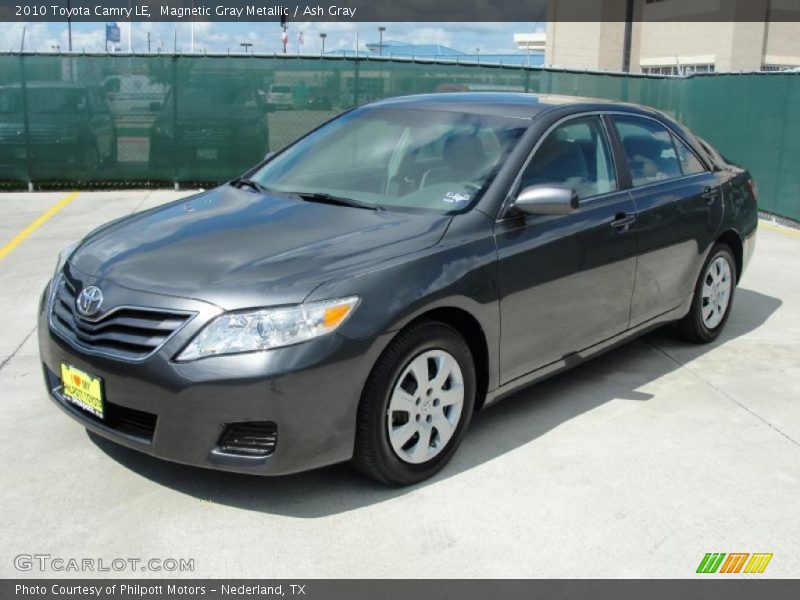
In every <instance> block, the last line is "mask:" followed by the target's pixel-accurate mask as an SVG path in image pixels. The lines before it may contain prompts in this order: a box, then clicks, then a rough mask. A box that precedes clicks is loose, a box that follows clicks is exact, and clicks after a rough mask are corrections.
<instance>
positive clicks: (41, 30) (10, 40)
mask: <svg viewBox="0 0 800 600" xmlns="http://www.w3.org/2000/svg"><path fill="white" fill-rule="evenodd" d="M381 25H383V26H385V27H386V31H385V32H384V41H387V40H391V41H399V42H406V43H413V44H443V45H445V46H450V47H451V48H455V49H457V50H461V51H462V52H466V53H468V54H475V53H480V54H515V53H519V52H521V51H520V50H518V49H517V47H516V44H514V33H522V32H530V31H539V30H541V29H542V24H536V23H381ZM119 26H120V29H121V43H120V44H119V47H120V50H122V51H127V50H128V28H129V27H131V26H132V29H131V46H132V49H133V51H134V52H146V51H147V33H148V31H149V32H150V44H151V50H152V51H153V52H155V51H157V49H158V48H161V49H162V51H164V52H172V49H173V44H174V39H175V34H176V32H177V47H178V51H181V52H189V48H190V39H191V34H190V29H191V26H190V24H189V23H152V22H151V23H133V24H131V23H119ZM23 27H25V28H26V33H25V50H27V51H37V52H51V51H52V49H53V47H54V46H59V47H60V48H61V49H62V50H66V49H67V25H66V23H0V51H2V52H6V51H9V50H13V51H17V50H19V47H20V41H21V39H22V30H23ZM301 30H302V32H303V40H304V44H303V46H302V48H301V47H300V46H299V44H298V32H299V31H301ZM321 32H325V33H327V38H326V40H325V50H326V52H327V51H329V50H343V49H346V50H353V49H354V48H355V46H356V36H358V40H359V44H358V45H359V50H366V46H365V44H366V43H367V42H377V41H378V23H345V22H342V23H319V22H316V23H314V22H308V23H301V22H295V23H292V22H290V23H289V32H288V33H289V44H288V48H287V51H288V52H289V53H292V54H296V53H297V52H298V51H301V52H302V53H304V54H317V53H319V52H320V50H321V46H320V38H319V34H320V33H321ZM104 40H105V24H104V23H73V25H72V48H73V50H76V51H79V52H80V51H86V52H103V51H105V41H104ZM194 41H195V52H202V51H203V50H206V51H207V52H228V51H230V52H242V48H241V47H240V45H239V44H240V43H242V42H248V43H251V44H253V46H252V47H251V48H250V51H251V52H256V53H268V54H269V53H273V52H278V53H280V52H281V37H280V25H279V24H278V23H277V22H275V23H242V22H238V23H209V22H196V23H195V24H194ZM478 49H479V51H478Z"/></svg>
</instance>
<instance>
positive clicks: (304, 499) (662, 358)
mask: <svg viewBox="0 0 800 600" xmlns="http://www.w3.org/2000/svg"><path fill="white" fill-rule="evenodd" d="M781 304H782V302H781V301H780V300H778V299H777V298H773V297H770V296H766V295H764V294H760V293H758V292H754V291H752V290H748V289H745V288H739V289H738V290H737V292H736V303H735V307H734V310H733V313H732V314H731V317H730V319H729V322H728V324H727V326H726V328H725V330H724V332H723V333H722V335H721V336H720V337H719V338H718V339H717V340H716V341H715V342H713V343H711V344H707V345H702V346H690V345H689V344H683V343H681V342H678V341H675V338H674V336H672V334H671V332H670V331H669V330H668V329H662V330H659V331H656V332H654V333H652V334H650V335H648V336H646V337H644V338H640V339H637V340H634V341H632V342H630V343H628V344H625V345H623V346H621V347H619V348H617V349H615V350H612V351H610V352H608V353H606V354H604V355H602V356H600V357H597V358H595V359H593V360H590V361H587V362H586V363H584V364H582V365H579V366H577V367H575V368H573V369H570V370H569V371H567V372H565V373H562V374H560V375H557V376H554V377H552V378H550V379H548V380H546V381H543V382H541V383H538V384H536V385H533V386H531V387H528V388H526V389H523V390H521V391H519V392H517V393H515V394H513V395H512V396H509V397H508V398H507V399H505V400H503V401H502V402H501V403H499V405H498V406H497V407H492V408H489V409H487V410H485V411H482V412H479V413H476V414H475V416H474V418H473V421H472V423H471V425H470V429H469V431H468V432H467V435H466V437H465V439H464V441H463V443H462V446H461V448H460V449H459V451H458V452H457V453H456V455H455V456H454V458H453V460H452V462H451V463H450V464H449V465H447V466H446V467H445V468H444V470H443V471H442V472H441V473H439V474H438V475H437V476H436V477H434V478H432V479H430V480H428V481H426V482H423V483H421V484H418V485H416V486H412V487H409V488H387V487H385V486H382V485H380V484H378V483H375V482H373V481H372V480H370V479H367V478H366V477H363V476H361V475H360V474H358V473H357V472H355V471H354V470H352V469H351V468H349V467H348V466H347V465H336V466H332V467H327V468H324V469H318V470H316V471H310V472H307V473H300V474H297V475H287V476H282V477H258V476H250V475H239V474H235V473H225V472H220V471H212V470H207V469H201V468H198V467H190V466H186V465H180V464H176V463H170V462H167V461H162V460H159V459H156V458H153V457H151V456H148V455H146V454H142V453H139V452H136V451H134V450H130V449H128V448H125V447H124V446H119V445H117V444H114V443H113V442H110V441H108V440H106V439H105V438H103V437H101V436H98V435H96V434H92V433H89V437H90V439H91V440H92V442H93V443H94V444H96V445H97V446H98V447H99V448H100V449H101V450H102V451H103V452H105V453H106V454H107V455H108V456H109V457H111V458H112V459H113V460H115V461H117V462H118V463H120V464H121V465H123V466H125V467H126V468H128V469H131V470H132V471H134V472H136V473H138V474H139V475H141V476H143V477H146V478H147V479H150V480H152V481H154V482H156V483H159V484H161V485H164V486H167V487H170V488H172V489H174V490H176V491H179V492H182V493H184V494H188V495H190V496H193V497H195V498H198V499H201V500H204V501H209V502H213V503H217V504H223V505H227V506H233V507H238V508H243V509H246V510H252V511H259V512H265V513H271V514H279V515H286V516H293V517H299V518H317V517H325V516H328V515H332V514H337V513H342V512H347V511H351V510H356V509H358V508H361V507H363V506H368V505H372V504H377V503H379V502H383V501H385V500H389V499H392V498H395V497H398V496H402V495H404V494H407V493H409V492H410V491H412V490H414V489H417V488H420V487H425V486H430V485H436V483H437V482H439V481H442V480H444V479H447V478H450V477H454V476H457V475H458V474H459V473H461V472H463V471H467V470H469V469H472V468H474V467H477V466H480V465H482V464H484V463H486V462H488V461H491V460H492V459H494V458H497V457H498V456H501V455H503V454H505V453H507V452H511V451H513V450H515V449H517V448H519V447H521V446H523V445H526V444H529V443H531V442H533V441H535V440H536V439H537V438H539V437H540V436H542V435H544V434H546V433H547V432H548V431H550V430H552V429H554V428H555V427H558V426H559V425H561V424H562V423H565V422H567V421H569V420H570V419H573V418H575V417H577V416H579V415H581V414H583V413H585V412H587V411H590V410H592V409H594V408H596V407H598V406H601V405H603V404H605V403H606V402H609V401H611V400H614V399H621V400H634V401H646V400H649V399H650V398H651V397H652V395H650V394H647V393H643V392H641V391H638V390H639V389H640V388H642V387H644V386H646V385H647V384H648V383H650V382H652V381H654V380H656V379H658V378H660V377H663V376H664V375H666V374H668V373H670V372H672V371H674V370H675V369H678V368H680V366H681V364H680V363H679V362H678V361H677V360H675V359H673V358H671V357H670V356H669V355H668V354H667V353H666V351H665V350H663V349H662V346H665V345H666V346H670V345H673V346H674V345H675V344H681V348H682V349H683V350H684V353H683V354H682V356H684V357H685V356H687V354H686V353H685V349H686V348H687V347H689V348H691V350H692V352H691V353H690V354H688V356H690V357H691V359H694V358H697V357H699V356H701V355H703V354H705V353H707V352H709V351H712V350H713V349H714V348H717V347H719V346H721V345H723V344H725V343H727V342H729V341H731V340H733V339H735V338H737V337H739V336H742V335H744V334H746V333H748V332H750V331H753V330H754V329H757V328H758V327H760V326H761V325H762V324H763V323H764V322H765V321H766V320H767V319H768V318H769V317H770V316H771V315H772V314H773V313H774V312H775V311H776V310H778V308H779V307H780V306H781Z"/></svg>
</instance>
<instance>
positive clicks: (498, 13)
mask: <svg viewBox="0 0 800 600" xmlns="http://www.w3.org/2000/svg"><path fill="white" fill-rule="evenodd" d="M282 17H284V18H286V19H287V20H288V21H317V22H321V21H354V22H355V21H367V22H414V21H425V22H459V21H461V22H467V21H471V22H541V21H583V22H587V21H605V22H615V21H618V22H624V21H682V22H689V21H700V22H726V21H738V22H744V21H748V22H768V21H771V22H778V21H783V22H798V23H800V0H433V1H431V0H317V1H314V0H311V1H309V2H302V1H301V2H297V1H286V0H272V1H270V0H103V1H99V0H0V21H29V22H30V21H33V22H36V21H39V22H59V21H67V20H68V19H69V20H72V21H97V22H108V21H140V22H146V21H177V22H180V21H184V22H185V21H192V20H194V21H244V22H252V21H280V20H281V18H282ZM799 33H800V32H799Z"/></svg>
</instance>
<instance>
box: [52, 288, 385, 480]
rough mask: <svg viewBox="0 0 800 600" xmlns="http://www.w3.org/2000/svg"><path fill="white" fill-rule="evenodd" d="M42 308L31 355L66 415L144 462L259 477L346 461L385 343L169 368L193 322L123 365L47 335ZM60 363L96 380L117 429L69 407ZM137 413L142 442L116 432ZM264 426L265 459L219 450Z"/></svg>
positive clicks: (324, 341) (329, 341) (314, 344)
mask: <svg viewBox="0 0 800 600" xmlns="http://www.w3.org/2000/svg"><path fill="white" fill-rule="evenodd" d="M41 306H42V310H41V311H40V314H39V351H40V355H41V360H42V363H43V368H44V376H45V384H46V386H47V391H48V393H49V395H50V398H51V400H53V402H55V404H56V405H58V406H59V407H60V408H61V409H62V410H63V411H64V412H65V413H67V414H68V415H69V416H70V417H72V418H73V419H75V420H76V421H78V422H79V423H80V424H81V425H83V426H84V427H86V428H87V429H89V430H91V431H93V432H95V433H97V434H99V435H101V436H103V437H105V438H107V439H109V440H112V441H114V442H117V443H119V444H122V445H124V446H127V447H129V448H133V449H135V450H139V451H141V452H145V453H147V454H150V455H152V456H156V457H159V458H163V459H167V460H171V461H175V462H180V463H184V464H189V465H195V466H200V467H207V468H213V469H221V470H227V471H236V472H241V473H255V474H261V475H280V474H286V473H294V472H298V471H304V470H308V469H313V468H316V467H321V466H325V465H329V464H334V463H337V462H342V461H346V460H348V459H350V458H351V457H352V454H353V445H354V439H355V423H356V411H357V407H358V401H359V398H360V396H361V390H362V387H363V384H364V382H365V381H366V378H367V376H368V374H369V371H370V369H371V367H372V365H373V364H374V362H375V360H376V359H377V357H378V355H379V354H380V352H381V350H382V349H383V347H384V346H385V344H386V343H387V342H388V338H389V336H388V335H386V336H381V337H378V338H375V339H370V340H351V339H348V338H345V337H343V336H340V335H338V334H331V335H327V336H324V337H321V338H319V339H316V340H312V341H310V342H306V343H303V344H298V345H295V346H290V347H286V348H279V349H275V350H269V351H265V352H255V353H248V354H239V355H230V356H220V357H210V358H205V359H201V360H197V361H193V362H186V363H178V362H174V361H173V360H171V357H172V356H174V352H175V349H176V348H178V347H182V346H183V344H185V343H186V342H187V341H188V339H189V338H190V337H191V336H192V335H193V334H194V332H196V330H197V329H198V328H199V327H200V326H201V324H200V323H193V324H190V325H191V326H188V325H187V326H185V327H184V330H188V331H184V330H182V331H179V332H178V333H177V334H176V335H175V337H174V338H173V339H172V340H171V341H170V342H169V343H168V344H166V345H165V346H164V347H163V348H161V349H160V350H158V351H157V352H156V353H155V354H153V355H152V356H151V357H149V358H147V359H146V360H144V361H140V362H129V361H122V360H119V359H113V358H109V357H104V356H101V355H91V354H88V353H86V352H84V351H82V350H78V349H76V348H75V347H73V346H72V345H70V344H69V343H67V342H66V341H64V340H62V339H61V337H59V335H57V334H54V333H53V332H52V331H51V328H50V326H49V323H48V318H47V313H48V310H49V306H48V303H47V302H42V303H41ZM62 362H64V363H67V364H70V365H72V366H74V367H77V368H78V369H81V370H83V371H86V372H88V373H90V374H92V375H95V376H98V377H100V378H102V380H103V389H104V398H105V402H106V403H107V406H108V408H109V412H108V417H111V416H112V415H116V416H120V415H121V416H122V417H123V419H122V421H120V420H119V419H117V418H116V417H114V418H113V419H110V418H108V417H107V419H106V420H105V421H100V420H98V419H96V418H95V417H93V416H92V415H90V414H89V413H86V412H84V411H83V410H81V409H80V408H77V407H74V406H73V405H72V404H70V403H69V402H67V401H66V400H65V399H64V398H63V396H62V395H61V394H60V385H61V384H60V376H59V375H58V374H59V373H60V364H61V363H62ZM142 414H144V415H149V416H153V417H155V418H154V419H150V420H151V421H153V423H152V424H153V425H154V426H153V427H152V431H151V432H150V433H149V434H148V433H147V427H139V428H138V429H137V428H131V427H125V426H122V425H120V423H121V422H125V419H124V417H126V416H127V417H130V416H131V415H133V417H132V418H133V420H134V421H136V420H137V419H138V420H139V425H141V421H142V419H141V415H142ZM129 420H130V419H129ZM146 420H147V419H145V421H146ZM263 421H270V422H274V423H275V424H277V431H278V435H277V444H276V447H275V450H274V452H273V453H272V454H271V455H269V456H266V457H253V456H241V455H236V454H230V453H226V452H222V451H221V450H220V447H219V442H220V436H221V435H222V434H223V431H224V430H225V429H226V427H227V425H228V424H231V423H241V422H263ZM145 425H148V423H145ZM148 426H149V425H148Z"/></svg>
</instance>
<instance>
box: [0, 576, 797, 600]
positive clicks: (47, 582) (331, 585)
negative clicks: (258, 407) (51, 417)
mask: <svg viewBox="0 0 800 600" xmlns="http://www.w3.org/2000/svg"><path fill="white" fill-rule="evenodd" d="M0 598H3V600H7V599H9V598H37V599H40V598H45V599H52V600H79V599H86V598H99V599H102V600H132V599H140V600H151V599H157V598H168V599H170V600H172V599H175V598H204V599H208V600H223V599H224V600H229V599H239V598H264V599H267V598H269V599H272V598H292V599H297V600H373V599H376V598H380V599H381V600H401V599H402V600H407V599H413V600H449V599H453V600H455V599H458V600H470V599H473V598H475V599H490V600H535V599H538V598H542V599H547V600H551V599H560V598H564V599H569V600H578V599H583V598H587V599H589V598H591V599H592V600H605V599H609V600H611V599H613V600H626V599H628V598H632V599H633V598H635V599H637V600H641V599H643V598H646V599H647V600H673V599H674V598H681V599H694V598H697V599H700V598H702V599H703V600H717V599H719V600H752V599H754V598H770V600H783V599H784V598H785V599H787V600H788V599H790V598H791V599H792V600H796V599H797V598H800V580H758V579H744V580H743V579H739V580H733V579H730V578H725V577H720V576H712V577H711V578H709V579H686V580H652V579H651V580H590V579H581V580H488V579H481V580H446V579H434V580H425V579H415V580H386V579H383V580H380V579H375V580H365V579H360V580H359V579H349V580H343V579H309V580H256V579H251V580H244V579H238V580H237V579H230V580H224V579H195V580H191V579H172V580H159V579H141V580H133V579H127V580H110V579H109V580H104V579H94V580H89V579H62V580H56V579H40V580H36V579H25V580H21V579H6V580H2V581H0Z"/></svg>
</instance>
